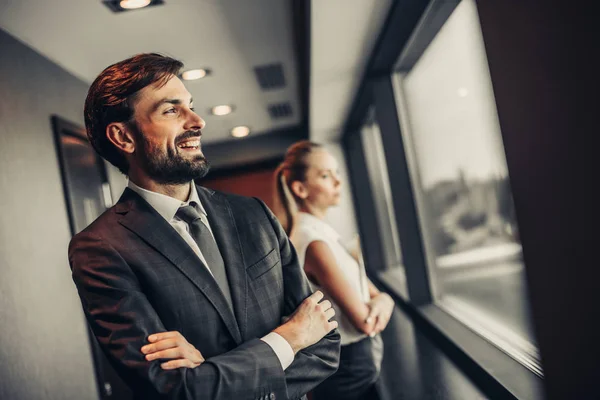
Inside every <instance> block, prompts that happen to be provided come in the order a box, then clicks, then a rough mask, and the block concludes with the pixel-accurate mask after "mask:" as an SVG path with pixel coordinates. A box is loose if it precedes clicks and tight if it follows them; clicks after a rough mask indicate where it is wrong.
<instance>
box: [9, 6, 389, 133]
mask: <svg viewBox="0 0 600 400" xmlns="http://www.w3.org/2000/svg"><path fill="white" fill-rule="evenodd" d="M294 1H296V0H251V1H250V0H243V1H241V0H165V4H163V5H160V6H156V7H148V8H145V9H141V10H135V11H132V12H123V13H113V12H111V11H110V10H109V9H108V8H107V7H106V6H105V5H103V4H102V1H101V0H52V1H39V0H0V28H2V29H4V30H5V31H7V32H8V33H10V34H11V35H13V36H15V37H16V38H18V39H19V40H21V41H22V42H24V43H25V44H27V45H28V46H30V47H32V48H33V49H35V50H36V51H37V52H39V53H40V54H42V55H44V56H45V57H47V58H48V59H50V60H52V61H53V62H55V63H56V64H58V65H60V66H62V67H63V68H64V69H66V70H67V71H69V72H70V73H72V74H73V75H74V76H76V77H78V78H80V79H82V80H83V81H85V82H87V83H91V82H92V81H93V80H94V78H95V77H96V76H97V75H98V74H99V73H100V72H101V71H102V70H103V69H104V68H105V67H107V66H108V65H110V64H112V63H114V62H117V61H120V60H122V59H125V58H127V57H130V56H132V55H134V54H137V53H141V52H160V53H163V54H167V55H170V56H172V57H175V58H178V59H180V60H182V61H183V62H184V63H185V65H186V68H198V67H208V68H210V69H211V70H212V74H211V75H210V76H209V77H207V78H204V79H200V80H197V81H191V82H187V83H186V85H187V87H188V89H189V90H190V92H191V93H192V96H193V97H194V102H195V106H196V109H197V110H198V112H199V113H200V114H201V116H202V117H203V118H204V119H205V120H206V122H207V127H206V129H205V135H204V136H203V140H204V142H205V144H216V143H219V144H221V143H222V144H225V142H229V141H232V140H237V141H239V140H240V139H234V138H232V137H231V136H230V133H229V132H230V130H231V128H233V127H234V126H237V125H248V126H249V127H250V128H251V129H252V132H253V133H252V135H251V136H259V135H261V134H265V133H269V132H271V133H272V132H279V133H278V135H285V134H286V129H288V128H296V130H297V128H298V127H300V126H302V122H303V117H304V115H303V113H304V111H303V110H302V109H301V108H302V107H303V102H302V87H301V84H302V83H300V82H301V81H299V79H298V77H299V76H300V73H301V72H302V71H300V68H301V67H299V66H301V65H304V64H303V63H305V62H306V60H303V59H299V58H300V56H298V52H297V49H298V47H297V43H296V40H297V38H296V36H295V35H302V34H303V32H295V31H294V23H293V22H294V16H293V10H294V8H293V2H294ZM298 1H305V0H298ZM306 1H309V0H306ZM392 1H393V0H312V1H311V2H310V7H309V9H310V11H311V13H310V24H309V25H310V44H309V48H310V55H309V57H310V66H309V68H310V73H309V75H310V88H309V96H308V104H309V117H310V119H309V129H310V137H311V139H313V140H316V141H321V142H328V141H336V140H338V139H339V137H340V135H341V127H342V125H343V124H344V122H345V120H346V118H347V113H348V110H349V109H350V105H351V103H352V101H353V98H354V96H355V93H356V91H357V89H358V86H359V84H360V81H361V79H362V76H363V74H364V70H365V67H366V63H367V61H368V57H369V55H370V54H371V52H372V49H373V47H374V45H375V43H376V40H377V37H378V35H379V32H380V30H381V28H382V26H383V22H384V20H385V17H386V16H387V13H388V11H389V8H390V5H391V3H392ZM304 29H306V27H304ZM304 34H306V32H305V33H304ZM272 63H281V65H282V66H283V72H284V75H285V80H286V85H285V87H283V88H278V89H274V90H263V89H261V87H260V85H259V83H258V81H257V78H256V75H255V72H254V67H256V66H261V65H267V64H272ZM283 102H289V103H290V105H291V109H292V115H291V116H290V117H284V118H280V119H273V118H271V117H270V115H269V113H268V110H267V108H268V106H269V105H270V104H276V103H283ZM82 104H83V99H82ZM218 104H233V105H234V106H235V110H234V112H233V113H232V114H230V115H228V116H224V117H216V116H212V115H210V113H209V112H208V110H209V109H210V108H211V107H212V106H215V105H218ZM246 140H247V139H246ZM240 144H241V142H240Z"/></svg>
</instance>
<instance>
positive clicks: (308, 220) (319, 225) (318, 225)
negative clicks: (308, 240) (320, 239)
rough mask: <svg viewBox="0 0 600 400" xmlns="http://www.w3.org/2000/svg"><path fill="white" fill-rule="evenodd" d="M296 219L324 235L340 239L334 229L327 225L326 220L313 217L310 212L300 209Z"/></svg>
mask: <svg viewBox="0 0 600 400" xmlns="http://www.w3.org/2000/svg"><path fill="white" fill-rule="evenodd" d="M298 219H299V221H301V223H302V224H304V225H306V226H308V227H310V228H312V229H315V230H317V231H319V232H321V233H323V234H325V236H327V237H329V238H330V239H331V240H333V241H337V240H339V239H340V235H339V233H337V232H336V231H335V229H333V228H332V227H331V226H329V224H328V223H327V222H325V221H323V220H322V219H320V218H318V217H315V216H314V215H312V214H309V213H305V212H303V211H300V212H298Z"/></svg>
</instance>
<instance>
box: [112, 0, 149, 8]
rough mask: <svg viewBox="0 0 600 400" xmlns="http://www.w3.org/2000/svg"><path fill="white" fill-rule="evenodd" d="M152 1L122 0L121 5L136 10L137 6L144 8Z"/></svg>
mask: <svg viewBox="0 0 600 400" xmlns="http://www.w3.org/2000/svg"><path fill="white" fill-rule="evenodd" d="M151 2H152V0H121V2H120V3H119V6H121V8H124V9H126V10H134V9H136V8H144V7H146V6H147V5H148V4H150V3H151Z"/></svg>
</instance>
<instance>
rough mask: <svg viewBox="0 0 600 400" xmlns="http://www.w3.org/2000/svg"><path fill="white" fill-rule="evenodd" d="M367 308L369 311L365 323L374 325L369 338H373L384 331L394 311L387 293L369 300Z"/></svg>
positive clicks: (392, 301)
mask: <svg viewBox="0 0 600 400" xmlns="http://www.w3.org/2000/svg"><path fill="white" fill-rule="evenodd" d="M368 306H369V309H370V310H369V315H368V316H367V319H366V320H365V322H366V323H367V324H374V326H373V330H372V331H371V333H370V336H375V335H377V334H378V333H380V332H381V331H382V330H384V329H385V327H386V326H387V324H388V322H389V321H390V317H391V316H392V312H393V311H394V300H393V299H392V298H391V297H390V296H389V295H388V294H387V293H379V294H378V295H377V296H375V297H373V298H372V299H371V301H370V302H369V304H368Z"/></svg>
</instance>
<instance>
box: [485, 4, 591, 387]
mask: <svg viewBox="0 0 600 400" xmlns="http://www.w3.org/2000/svg"><path fill="white" fill-rule="evenodd" d="M584 4H586V5H584ZM587 4H588V3H584V2H581V3H579V2H576V3H564V2H558V1H555V2H554V1H550V2H548V1H544V2H542V1H537V2H521V1H495V2H489V1H479V2H478V6H479V14H480V19H481V25H482V30H483V38H484V41H485V45H486V51H487V55H488V60H489V66H490V73H491V77H492V83H493V86H494V93H495V97H496V103H497V107H498V116H499V120H500V125H501V128H502V136H503V140H504V146H505V149H506V159H507V163H508V168H509V173H510V178H511V185H512V189H513V195H514V201H515V207H516V212H517V220H518V222H519V231H520V234H521V241H522V243H523V256H524V260H525V267H526V272H527V277H528V283H529V293H530V297H531V306H532V313H533V320H534V326H535V328H536V335H537V339H538V343H539V347H540V353H541V357H542V364H543V368H544V375H545V380H544V381H545V384H546V388H547V397H548V399H584V398H585V399H588V398H598V377H599V376H600V373H599V371H600V340H599V339H598V338H600V325H598V322H597V315H598V293H600V269H598V261H597V260H598V255H597V254H598V250H597V236H596V235H595V234H594V233H593V232H592V229H593V228H594V227H596V226H598V221H597V212H596V210H595V208H596V207H594V211H592V202H593V200H592V197H591V191H592V189H591V188H592V186H595V185H596V184H595V183H594V182H595V181H596V179H597V177H596V176H595V175H594V166H595V165H596V163H595V162H593V161H592V157H593V156H592V152H594V153H595V152H597V149H596V147H595V146H591V141H592V137H593V136H594V135H595V133H594V132H595V131H597V129H598V121H597V119H598V118H597V114H598V106H597V103H598V100H597V93H596V91H594V90H592V87H593V86H592V85H594V84H595V83H596V82H597V80H598V70H599V67H600V65H599V61H598V58H597V57H595V56H594V55H595V53H597V51H598V41H597V35H595V33H596V32H597V18H596V15H597V12H596V11H597V10H593V9H592V6H591V4H592V3H589V6H588V5H587ZM594 156H595V155H594Z"/></svg>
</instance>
